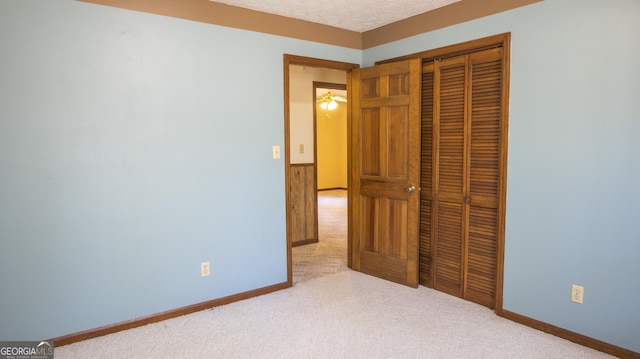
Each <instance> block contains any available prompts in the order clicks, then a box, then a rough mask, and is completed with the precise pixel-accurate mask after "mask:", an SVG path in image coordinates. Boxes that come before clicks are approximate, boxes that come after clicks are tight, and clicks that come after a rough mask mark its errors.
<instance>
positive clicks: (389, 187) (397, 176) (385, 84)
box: [349, 59, 421, 287]
mask: <svg viewBox="0 0 640 359" xmlns="http://www.w3.org/2000/svg"><path fill="white" fill-rule="evenodd" d="M420 74H421V60H420V59H415V60H409V61H402V62H397V63H390V64H384V65H379V66H375V67H370V68H363V69H356V70H353V71H352V73H351V75H350V78H349V85H350V90H351V91H350V96H351V101H350V103H351V104H352V107H351V109H352V111H351V124H350V129H351V134H350V136H351V147H350V155H349V157H350V161H351V163H350V173H349V174H350V178H349V189H350V194H349V196H350V203H349V223H350V224H351V225H350V236H351V241H350V243H351V248H350V252H351V265H352V268H353V269H355V270H359V271H362V272H364V273H367V274H371V275H374V276H377V277H380V278H384V279H387V280H391V281H394V282H398V283H402V284H405V285H409V286H413V287H417V285H418V227H419V209H420V203H419V195H418V186H419V183H420V182H419V180H420V89H421V83H420V81H421V77H420Z"/></svg>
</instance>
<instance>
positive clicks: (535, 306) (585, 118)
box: [363, 0, 640, 352]
mask: <svg viewBox="0 0 640 359" xmlns="http://www.w3.org/2000/svg"><path fill="white" fill-rule="evenodd" d="M504 32H511V34H512V54H511V93H510V99H511V106H510V118H509V125H510V126H509V161H508V181H507V183H508V190H507V222H506V227H507V228H506V253H505V276H504V279H505V283H504V309H506V310H509V311H512V312H516V313H519V314H522V315H525V316H528V317H531V318H534V319H537V320H540V321H542V322H546V323H551V324H553V325H556V326H559V327H562V328H565V329H568V330H571V331H574V332H577V333H581V334H584V335H586V336H589V337H592V338H596V339H599V340H602V341H605V342H608V343H611V344H614V345H618V346H620V347H623V348H627V349H630V350H633V351H636V352H640V307H639V306H638V305H639V303H640V301H639V300H638V298H640V259H639V256H640V188H639V187H640V158H639V157H640V140H638V134H640V1H637V0H613V1H601V0H588V1H586V0H546V1H544V2H541V3H536V4H533V5H530V6H526V7H523V8H520V9H516V10H512V11H508V12H505V13H501V14H497V15H494V16H490V17H486V18H482V19H479V20H476V21H472V22H468V23H464V24H461V25H457V26H452V27H448V28H445V29H441V30H438V31H434V32H431V33H426V34H422V35H419V36H415V37H413V38H410V39H406V40H403V41H397V42H394V43H391V44H387V45H384V46H380V47H377V48H373V49H370V50H366V51H364V55H363V59H364V60H363V62H364V64H365V65H370V64H372V63H374V62H375V61H377V60H380V59H386V58H391V57H395V56H400V55H406V54H410V53H415V52H419V51H423V50H427V49H432V48H437V47H441V46H445V45H450V44H455V43H460V42H463V41H468V40H472V39H476V38H481V37H485V36H490V35H495V34H499V33H504ZM572 283H576V284H579V285H582V286H584V287H585V297H584V304H582V305H579V304H575V303H572V302H570V300H569V295H570V288H571V284H572Z"/></svg>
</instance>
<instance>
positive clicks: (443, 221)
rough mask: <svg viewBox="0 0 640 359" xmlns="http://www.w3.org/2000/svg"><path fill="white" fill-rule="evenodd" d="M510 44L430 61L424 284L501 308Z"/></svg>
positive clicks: (424, 181)
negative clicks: (505, 92)
mask: <svg viewBox="0 0 640 359" xmlns="http://www.w3.org/2000/svg"><path fill="white" fill-rule="evenodd" d="M503 51H504V50H503V49H502V48H496V49H491V50H485V51H479V52H475V53H472V54H469V55H463V56H458V57H454V58H450V59H446V60H438V61H434V62H430V63H428V64H425V65H424V66H423V79H422V80H423V88H424V89H423V106H422V132H423V134H422V136H423V138H422V153H423V156H422V159H423V162H422V168H421V169H422V183H421V186H422V187H423V192H422V194H421V197H422V198H421V200H422V206H421V211H422V213H421V222H420V223H421V228H420V231H421V233H420V238H421V239H420V265H421V267H420V282H421V283H423V284H425V285H429V286H433V287H434V288H435V289H438V290H440V291H443V292H446V293H449V294H453V295H456V296H459V297H462V298H465V299H469V300H471V301H474V302H477V303H480V304H483V305H486V306H488V307H494V306H496V300H497V296H496V290H497V286H498V282H499V281H498V265H499V260H500V259H499V257H500V256H499V253H500V251H499V249H498V247H499V240H498V238H499V233H500V228H501V225H502V223H501V221H502V218H503V215H502V214H501V213H502V212H501V210H500V203H501V201H500V199H501V197H500V196H501V195H503V193H504V188H503V186H504V183H502V182H504V171H505V160H504V159H505V158H506V139H505V138H504V137H505V136H506V119H505V118H504V113H505V111H504V105H503V103H504V97H503V88H504V86H505V85H504V82H503V71H504V69H503V63H502V59H503Z"/></svg>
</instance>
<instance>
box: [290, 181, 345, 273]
mask: <svg viewBox="0 0 640 359" xmlns="http://www.w3.org/2000/svg"><path fill="white" fill-rule="evenodd" d="M291 256H292V272H293V283H294V285H295V284H296V283H300V282H304V281H307V280H309V279H313V278H318V277H322V276H325V275H327V274H334V273H337V272H340V271H343V270H347V269H348V267H347V191H345V190H331V191H320V192H318V242H317V243H312V244H305V245H303V246H298V247H293V249H292V254H291Z"/></svg>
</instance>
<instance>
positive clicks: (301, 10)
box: [215, 0, 459, 32]
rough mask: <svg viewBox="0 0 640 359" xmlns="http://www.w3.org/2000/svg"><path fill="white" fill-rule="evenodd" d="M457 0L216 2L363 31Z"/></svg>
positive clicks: (227, 0) (245, 0)
mask: <svg viewBox="0 0 640 359" xmlns="http://www.w3.org/2000/svg"><path fill="white" fill-rule="evenodd" d="M457 1H459V0H216V1H215V2H218V3H223V4H227V5H234V6H239V7H243V8H246V9H251V10H257V11H262V12H266V13H270V14H276V15H282V16H287V17H292V18H295V19H300V20H306V21H311V22H315V23H320V24H324V25H330V26H335V27H339V28H342V29H347V30H352V31H357V32H365V31H368V30H372V29H375V28H378V27H380V26H383V25H387V24H390V23H392V22H396V21H398V20H402V19H406V18H408V17H411V16H414V15H418V14H422V13H424V12H427V11H430V10H433V9H436V8H439V7H442V6H445V5H449V4H451V3H454V2H457Z"/></svg>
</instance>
